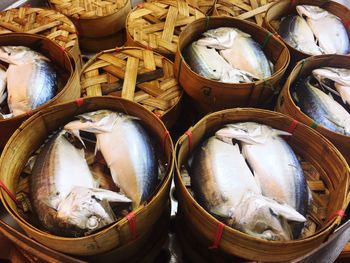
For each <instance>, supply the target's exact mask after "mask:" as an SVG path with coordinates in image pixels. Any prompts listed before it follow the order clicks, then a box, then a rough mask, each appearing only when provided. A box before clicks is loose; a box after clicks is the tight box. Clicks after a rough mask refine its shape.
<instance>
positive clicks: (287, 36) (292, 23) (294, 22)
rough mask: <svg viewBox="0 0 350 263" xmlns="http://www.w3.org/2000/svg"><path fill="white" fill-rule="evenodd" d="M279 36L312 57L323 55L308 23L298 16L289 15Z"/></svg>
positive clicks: (281, 25) (279, 31) (284, 20)
mask: <svg viewBox="0 0 350 263" xmlns="http://www.w3.org/2000/svg"><path fill="white" fill-rule="evenodd" d="M278 33H279V35H280V36H281V37H282V38H283V39H284V41H286V42H287V43H288V44H289V45H290V46H292V47H293V48H295V49H297V50H299V51H301V52H304V53H306V54H310V55H321V54H323V53H324V52H323V50H322V49H321V48H320V47H319V46H317V44H316V42H315V38H314V34H313V32H312V30H311V28H310V27H309V25H308V24H307V23H306V21H305V20H304V19H303V18H302V17H300V16H298V15H288V16H286V17H285V18H283V20H282V21H281V24H280V26H279V30H278Z"/></svg>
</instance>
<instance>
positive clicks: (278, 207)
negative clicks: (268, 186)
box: [264, 198, 306, 223]
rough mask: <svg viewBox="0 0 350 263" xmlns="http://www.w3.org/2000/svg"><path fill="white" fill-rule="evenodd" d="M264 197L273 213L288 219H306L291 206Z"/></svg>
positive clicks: (302, 220) (303, 220)
mask: <svg viewBox="0 0 350 263" xmlns="http://www.w3.org/2000/svg"><path fill="white" fill-rule="evenodd" d="M264 199H265V202H266V203H267V204H268V206H269V208H270V210H271V212H272V213H273V214H275V215H279V216H282V217H284V218H285V219H287V220H288V221H293V222H301V223H302V222H305V221H306V218H305V217H304V216H303V215H302V214H300V213H299V212H298V211H296V210H295V209H294V208H292V207H291V206H289V205H287V204H280V203H278V202H276V201H275V200H272V199H269V198H264Z"/></svg>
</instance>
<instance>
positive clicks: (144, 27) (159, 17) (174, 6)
mask: <svg viewBox="0 0 350 263" xmlns="http://www.w3.org/2000/svg"><path fill="white" fill-rule="evenodd" d="M201 17H204V14H203V13H202V12H201V11H199V10H198V9H196V8H193V7H191V6H190V5H188V4H187V3H186V2H185V1H184V0H178V1H177V0H160V1H157V2H150V3H148V2H146V3H143V4H141V5H139V6H138V7H136V8H134V9H133V10H132V11H131V12H130V13H129V15H128V17H127V20H126V45H127V46H139V47H144V48H148V49H151V50H153V51H156V52H158V53H160V54H162V55H164V56H167V57H168V58H170V59H173V58H174V54H175V52H176V48H177V44H178V42H179V35H180V32H181V31H182V30H183V28H184V27H186V25H187V24H189V23H191V22H193V21H195V20H196V19H198V18H201Z"/></svg>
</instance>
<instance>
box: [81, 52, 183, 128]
mask: <svg viewBox="0 0 350 263" xmlns="http://www.w3.org/2000/svg"><path fill="white" fill-rule="evenodd" d="M155 71H157V72H158V73H157V74H156V75H154V76H151V77H150V78H149V79H148V80H147V81H146V82H142V83H139V84H137V83H138V82H140V80H141V79H142V75H143V74H145V73H147V72H155ZM80 80H81V86H82V96H84V97H85V96H88V97H89V96H101V95H114V96H118V97H122V98H125V99H128V100H131V101H134V102H137V103H139V104H141V105H142V106H143V107H145V108H146V109H148V110H150V111H152V112H153V113H154V114H156V115H157V116H158V117H159V118H160V119H161V120H162V121H163V122H164V123H165V125H166V126H167V127H171V126H172V125H173V124H174V122H175V121H176V119H177V117H178V115H179V111H180V103H181V97H182V93H183V91H182V88H181V87H180V86H179V84H178V82H177V81H176V79H175V75H174V72H173V63H172V62H171V61H170V60H168V59H167V58H165V57H163V56H161V55H159V54H157V53H155V52H153V51H152V50H147V49H143V48H137V47H126V48H120V49H119V48H118V49H111V50H106V51H103V52H101V53H99V54H97V55H96V56H95V57H94V58H92V59H91V60H90V61H88V63H87V64H86V65H85V66H84V68H83V70H82V73H81V77H80ZM115 85H118V86H119V88H118V90H117V91H110V90H109V89H108V86H115Z"/></svg>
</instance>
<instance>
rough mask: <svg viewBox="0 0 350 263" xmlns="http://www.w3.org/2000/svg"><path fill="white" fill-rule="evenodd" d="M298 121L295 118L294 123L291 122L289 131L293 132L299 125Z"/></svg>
mask: <svg viewBox="0 0 350 263" xmlns="http://www.w3.org/2000/svg"><path fill="white" fill-rule="evenodd" d="M298 123H299V122H298V121H297V120H295V119H294V120H293V121H292V123H291V124H290V126H289V128H288V130H287V132H289V133H291V134H293V132H294V130H295V128H296V127H297V126H298Z"/></svg>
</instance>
